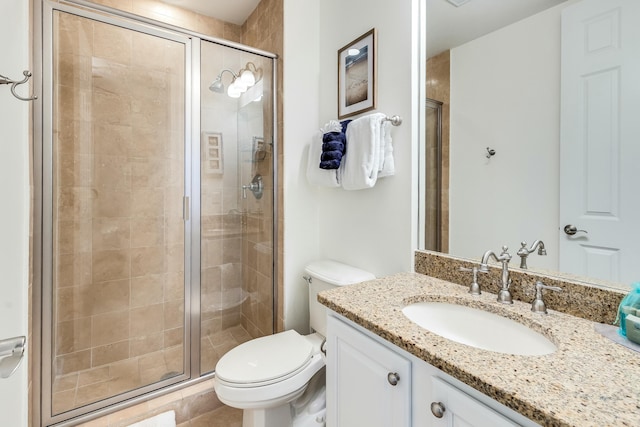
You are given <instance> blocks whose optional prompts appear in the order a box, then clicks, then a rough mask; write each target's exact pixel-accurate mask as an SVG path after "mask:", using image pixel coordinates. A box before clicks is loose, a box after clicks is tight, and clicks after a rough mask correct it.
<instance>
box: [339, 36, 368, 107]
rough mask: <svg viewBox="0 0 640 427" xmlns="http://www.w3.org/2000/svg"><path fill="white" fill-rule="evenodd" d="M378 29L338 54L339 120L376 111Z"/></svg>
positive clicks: (343, 48)
mask: <svg viewBox="0 0 640 427" xmlns="http://www.w3.org/2000/svg"><path fill="white" fill-rule="evenodd" d="M376 33H377V32H376V29H375V28H372V29H371V30H369V31H367V32H366V33H364V34H363V35H361V36H360V37H358V38H357V39H355V40H354V41H352V42H350V43H348V44H347V45H345V46H344V47H342V48H341V49H340V50H338V118H339V119H343V118H345V117H350V116H353V115H356V114H359V113H362V112H365V111H369V110H373V109H375V108H376V92H377V85H376V73H377V59H376V38H377V37H376V36H377V34H376Z"/></svg>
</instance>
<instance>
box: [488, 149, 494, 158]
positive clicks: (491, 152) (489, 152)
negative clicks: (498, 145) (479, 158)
mask: <svg viewBox="0 0 640 427" xmlns="http://www.w3.org/2000/svg"><path fill="white" fill-rule="evenodd" d="M495 155H496V150H494V149H493V148H489V147H487V159H490V158H491V157H493V156H495Z"/></svg>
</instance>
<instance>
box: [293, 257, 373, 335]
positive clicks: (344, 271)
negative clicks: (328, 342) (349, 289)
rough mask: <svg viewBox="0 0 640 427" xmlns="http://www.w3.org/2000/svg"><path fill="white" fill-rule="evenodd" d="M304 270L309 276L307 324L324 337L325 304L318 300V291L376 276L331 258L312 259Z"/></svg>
mask: <svg viewBox="0 0 640 427" xmlns="http://www.w3.org/2000/svg"><path fill="white" fill-rule="evenodd" d="M305 272H306V273H307V275H308V276H309V277H310V278H311V281H310V283H309V324H310V326H311V328H312V329H313V330H314V331H316V332H318V333H320V334H322V336H324V337H326V336H327V317H326V316H327V314H326V308H325V306H324V305H322V304H320V303H319V302H318V299H317V296H318V292H321V291H324V290H327V289H332V288H336V287H339V286H346V285H352V284H354V283H360V282H364V281H365V280H372V279H375V278H376V276H374V275H373V274H372V273H369V272H368V271H364V270H360V269H359V268H356V267H352V266H350V265H347V264H343V263H341V262H337V261H332V260H320V261H314V262H312V263H310V264H308V265H307V266H306V268H305Z"/></svg>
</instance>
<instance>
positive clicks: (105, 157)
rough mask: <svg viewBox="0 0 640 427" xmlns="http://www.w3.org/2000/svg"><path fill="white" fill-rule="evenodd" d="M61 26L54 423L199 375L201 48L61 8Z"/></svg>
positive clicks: (54, 194) (51, 243)
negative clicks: (189, 229)
mask: <svg viewBox="0 0 640 427" xmlns="http://www.w3.org/2000/svg"><path fill="white" fill-rule="evenodd" d="M51 25H52V28H51V32H52V38H51V40H52V58H51V59H52V69H51V91H52V94H51V95H52V100H53V101H52V105H51V107H50V108H51V122H52V127H53V131H52V135H50V140H51V146H50V147H47V144H46V143H45V148H44V151H43V153H44V154H43V156H44V163H45V165H46V164H50V165H51V166H50V171H49V177H50V179H51V182H50V183H49V184H48V185H50V188H51V190H50V191H51V200H50V206H52V208H51V215H50V218H46V217H45V222H46V223H45V227H44V230H45V231H44V238H45V240H44V241H45V247H47V246H48V247H50V251H51V254H50V257H51V265H52V266H53V267H52V268H53V269H52V271H51V273H50V276H51V277H50V286H51V288H50V289H49V290H48V291H47V289H46V278H45V298H47V297H46V295H47V292H48V293H49V295H50V298H51V299H52V301H51V307H52V308H51V313H50V317H49V322H50V327H51V330H50V332H49V334H50V343H51V344H50V348H49V350H50V354H51V357H50V359H49V360H51V366H50V367H49V369H50V372H47V368H44V371H43V374H44V376H45V377H46V378H48V380H47V379H45V380H44V385H45V387H47V386H49V387H50V392H51V401H50V406H51V407H50V408H48V409H50V414H51V415H50V417H51V418H52V419H53V420H55V417H56V416H58V415H60V414H63V413H65V412H67V411H75V412H76V413H82V411H84V412H86V411H87V410H88V409H90V406H91V405H92V404H95V403H96V402H100V401H102V403H105V401H109V402H115V401H119V400H123V399H124V398H126V397H130V396H132V395H135V393H137V392H142V391H149V390H150V389H152V388H154V387H156V388H157V387H158V386H159V385H160V384H162V385H166V384H169V383H171V382H175V381H177V380H178V379H180V378H184V377H185V374H188V372H185V366H186V365H185V345H187V344H188V339H187V338H186V335H185V299H186V298H185V296H186V295H185V221H184V218H183V199H184V196H185V106H186V105H187V97H186V92H185V81H186V75H187V71H186V70H187V66H186V64H187V59H188V41H187V39H186V38H181V37H178V36H175V37H171V36H167V35H165V34H163V33H160V32H159V31H152V30H147V29H143V28H142V27H140V26H138V27H135V26H133V25H132V24H131V25H130V24H128V23H126V22H125V23H122V22H117V21H114V20H113V19H107V18H103V17H100V16H97V15H92V14H90V13H87V14H86V16H79V15H76V14H72V13H68V12H66V11H64V10H59V9H55V10H52V11H51ZM46 169H47V167H46V166H45V182H46V181H47V173H46ZM46 186H47V184H45V188H46ZM45 211H46V210H45ZM47 230H48V231H47ZM47 239H48V244H47ZM46 324H47V318H46V317H45V325H46ZM44 336H45V340H46V339H47V336H48V334H47V332H46V331H45V332H44ZM46 346H47V344H46V343H45V350H46ZM45 360H47V359H46V358H45ZM47 383H48V384H47ZM134 390H135V392H134ZM45 400H46V399H45ZM46 405H47V403H46V402H45V403H44V407H45V409H46ZM79 408H83V409H81V410H78V409H79ZM44 416H45V417H47V416H48V415H47V414H46V410H45V415H44Z"/></svg>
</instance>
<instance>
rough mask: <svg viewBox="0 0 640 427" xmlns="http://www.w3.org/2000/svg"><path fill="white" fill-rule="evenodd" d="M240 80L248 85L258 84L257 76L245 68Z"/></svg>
mask: <svg viewBox="0 0 640 427" xmlns="http://www.w3.org/2000/svg"><path fill="white" fill-rule="evenodd" d="M240 80H241V81H242V83H244V84H245V85H247V87H251V86H253V85H254V84H256V76H255V75H254V74H253V73H252V72H251V71H249V70H244V71H243V72H242V73H240Z"/></svg>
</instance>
